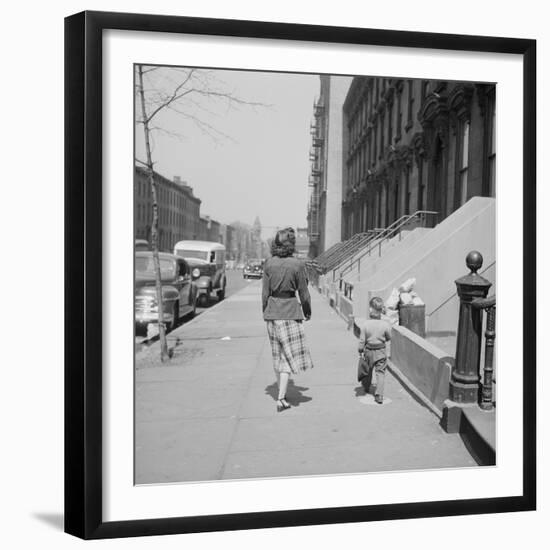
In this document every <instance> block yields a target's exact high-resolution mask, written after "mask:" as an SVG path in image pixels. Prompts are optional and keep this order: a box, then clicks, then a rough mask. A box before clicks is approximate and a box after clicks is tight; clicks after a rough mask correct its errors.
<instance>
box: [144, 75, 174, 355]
mask: <svg viewBox="0 0 550 550" xmlns="http://www.w3.org/2000/svg"><path fill="white" fill-rule="evenodd" d="M138 73H139V95H140V98H141V112H142V116H143V131H144V133H145V150H146V153H147V172H148V176H149V186H150V187H151V194H152V196H153V223H152V226H151V247H152V250H153V263H154V267H155V286H156V291H157V304H158V327H159V338H160V360H161V361H163V362H164V361H166V360H167V359H169V358H170V356H169V354H168V344H167V342H166V330H165V325H164V318H163V312H164V304H163V300H162V283H161V277H160V260H159V247H158V226H159V217H158V203H157V185H156V182H155V178H154V172H153V160H152V158H151V146H150V142H149V132H150V130H149V121H148V120H147V111H146V108H145V94H144V91H143V67H142V66H141V65H138Z"/></svg>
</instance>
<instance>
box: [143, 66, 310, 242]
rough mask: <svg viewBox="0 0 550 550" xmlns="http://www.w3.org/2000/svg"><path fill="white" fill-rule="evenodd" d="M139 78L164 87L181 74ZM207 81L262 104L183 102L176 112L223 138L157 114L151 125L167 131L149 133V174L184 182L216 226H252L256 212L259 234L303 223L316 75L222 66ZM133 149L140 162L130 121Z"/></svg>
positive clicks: (148, 87) (198, 98) (205, 100)
mask: <svg viewBox="0 0 550 550" xmlns="http://www.w3.org/2000/svg"><path fill="white" fill-rule="evenodd" d="M145 77H146V82H145V85H144V88H145V89H146V90H151V89H153V88H154V87H158V86H161V87H163V89H164V90H166V91H169V90H170V88H172V89H173V87H174V84H177V83H179V82H181V79H182V78H184V77H185V73H184V72H183V71H180V72H176V71H170V72H168V70H167V69H160V70H157V71H153V72H151V73H148V74H146V75H145ZM167 78H169V79H170V80H167ZM208 78H211V79H212V84H211V87H212V88H213V89H216V90H226V91H228V92H230V93H232V94H233V95H234V96H235V97H238V98H239V99H242V100H246V101H250V102H254V103H261V104H263V105H267V107H263V106H253V107H251V106H249V105H237V106H235V105H234V106H233V107H228V105H227V101H220V100H216V98H212V97H205V96H196V95H193V103H191V102H189V101H184V102H182V103H181V104H180V106H179V107H178V110H182V112H185V113H189V114H190V116H193V117H197V118H199V119H200V120H201V121H202V122H204V123H205V124H208V125H209V126H211V127H212V128H215V129H216V130H218V131H220V132H221V133H223V134H225V135H227V136H229V137H223V136H218V139H215V140H214V139H212V138H211V137H209V135H207V134H205V131H206V132H207V133H208V132H209V133H211V132H212V131H211V130H208V129H207V128H205V127H203V130H201V129H200V128H198V127H197V125H196V124H195V123H194V122H193V120H191V119H190V118H187V117H185V116H181V115H180V114H178V113H176V112H174V111H168V110H164V111H162V113H159V116H158V117H157V118H156V119H155V121H154V125H155V126H157V127H161V128H163V129H165V130H168V131H169V132H170V134H167V133H165V132H158V131H157V132H155V135H154V147H153V160H154V162H155V169H156V171H157V172H159V173H160V174H162V175H163V176H165V177H167V178H170V179H172V178H173V177H174V176H180V177H181V179H182V180H185V181H187V183H188V185H190V186H191V187H193V190H194V193H195V195H196V196H198V197H199V198H200V199H201V200H202V204H201V214H202V215H210V216H211V217H212V218H214V219H216V220H218V221H220V222H222V223H230V222H232V221H235V220H240V221H242V222H245V223H248V224H250V225H252V223H253V222H254V219H255V217H256V216H259V218H260V221H261V223H262V226H264V228H265V229H264V231H263V237H264V238H267V237H269V236H270V235H271V234H272V232H273V231H274V227H275V226H285V225H292V226H300V227H305V226H306V225H307V221H306V215H307V201H308V196H309V190H308V186H307V182H308V175H309V170H310V162H309V149H310V147H311V135H310V133H309V127H310V122H311V120H312V116H313V101H314V99H315V97H316V96H317V95H318V94H319V77H318V76H317V75H295V74H285V73H263V72H247V71H227V70H224V71H214V72H213V73H210V74H209V77H208ZM147 79H148V80H147ZM149 97H151V96H149ZM189 99H191V95H190V96H189ZM138 106H139V104H136V107H138ZM136 149H137V151H136V153H137V158H138V159H141V160H145V154H144V146H143V127H142V126H141V125H137V126H136Z"/></svg>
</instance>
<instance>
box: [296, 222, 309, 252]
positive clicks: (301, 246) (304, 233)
mask: <svg viewBox="0 0 550 550" xmlns="http://www.w3.org/2000/svg"><path fill="white" fill-rule="evenodd" d="M296 255H297V256H298V257H300V258H307V257H308V255H309V237H308V229H307V227H297V228H296Z"/></svg>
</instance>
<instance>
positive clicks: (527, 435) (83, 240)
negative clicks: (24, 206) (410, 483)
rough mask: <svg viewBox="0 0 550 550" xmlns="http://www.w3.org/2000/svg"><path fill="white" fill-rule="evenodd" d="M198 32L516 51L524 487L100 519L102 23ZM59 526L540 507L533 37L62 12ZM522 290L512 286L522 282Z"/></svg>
mask: <svg viewBox="0 0 550 550" xmlns="http://www.w3.org/2000/svg"><path fill="white" fill-rule="evenodd" d="M107 29H116V30H127V31H143V32H167V33H193V34H199V35H211V36H215V35H218V36H227V37H248V38H270V39H277V40H298V41H312V42H325V43H333V44H336V43H343V44H363V45H378V46H398V47H404V48H436V49H439V50H457V51H476V52H494V53H510V54H519V55H521V56H523V93H524V96H523V220H524V226H523V247H524V255H523V258H518V261H523V300H524V303H525V304H529V313H528V314H525V316H524V325H523V336H524V341H526V342H529V345H527V346H525V347H524V350H523V380H524V383H523V494H522V495H521V496H509V497H502V498H480V499H472V500H448V501H437V502H422V503H405V504H389V505H368V506H350V507H337V508H323V509H303V510H286V511H276V512H254V513H238V514H225V515H210V516H195V517H190V516H188V517H177V518H160V519H159V518H155V519H145V520H130V521H114V522H104V521H103V518H102V298H103V291H102V268H103V266H102V187H101V185H100V184H99V183H100V182H101V180H102V152H101V145H102V99H101V98H102V32H103V31H104V30H107ZM65 144H66V146H65V531H66V532H67V533H70V534H72V535H75V536H78V537H81V538H84V539H100V538H114V537H129V536H142V535H160V534H174V533H190V532H202V531H222V530H239V529H259V528H267V527H284V526H305V525H316V524H325V523H350V522H366V521H379V520H392V519H405V518H421V517H424V518H427V517H436V516H455V515H466V514H486V513H496V512H513V511H526V510H534V509H535V508H536V391H535V381H536V345H535V342H534V339H535V334H536V208H535V205H536V202H535V201H536V186H535V179H536V41H535V40H527V39H514V38H501V37H485V36H464V35H449V34H434V33H422V32H408V31H390V30H378V29H362V28H343V27H326V26H313V25H303V24H286V23H268V22H256V21H238V20H221V19H204V18H195V17H172V16H159V15H143V14H129V13H107V12H82V13H78V14H75V15H72V16H70V17H68V18H66V20H65ZM518 291H519V289H518Z"/></svg>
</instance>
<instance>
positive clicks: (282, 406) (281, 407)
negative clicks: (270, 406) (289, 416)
mask: <svg viewBox="0 0 550 550" xmlns="http://www.w3.org/2000/svg"><path fill="white" fill-rule="evenodd" d="M286 409H290V404H289V403H288V401H287V400H286V399H285V398H284V397H283V398H282V399H278V400H277V412H281V411H286Z"/></svg>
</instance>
